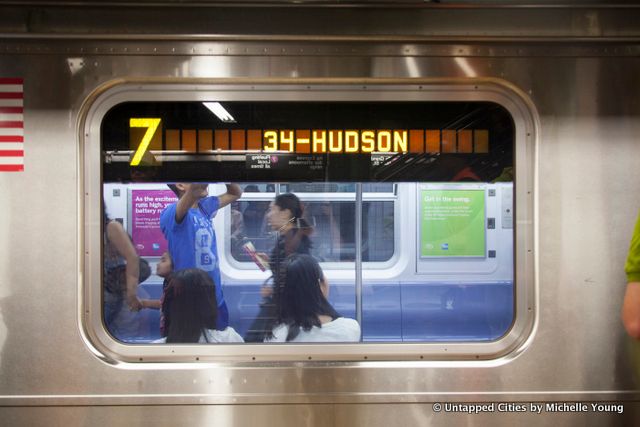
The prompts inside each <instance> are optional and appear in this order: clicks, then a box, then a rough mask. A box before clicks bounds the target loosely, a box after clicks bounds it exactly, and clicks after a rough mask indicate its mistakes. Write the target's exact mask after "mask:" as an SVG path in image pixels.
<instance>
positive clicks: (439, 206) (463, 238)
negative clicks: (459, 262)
mask: <svg viewBox="0 0 640 427" xmlns="http://www.w3.org/2000/svg"><path fill="white" fill-rule="evenodd" d="M420 200H421V202H420V226H421V227H420V256H421V257H432V256H437V257H484V256H485V191H484V190H436V189H421V190H420Z"/></svg>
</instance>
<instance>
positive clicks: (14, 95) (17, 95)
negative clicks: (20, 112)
mask: <svg viewBox="0 0 640 427" xmlns="http://www.w3.org/2000/svg"><path fill="white" fill-rule="evenodd" d="M0 99H22V92H0Z"/></svg>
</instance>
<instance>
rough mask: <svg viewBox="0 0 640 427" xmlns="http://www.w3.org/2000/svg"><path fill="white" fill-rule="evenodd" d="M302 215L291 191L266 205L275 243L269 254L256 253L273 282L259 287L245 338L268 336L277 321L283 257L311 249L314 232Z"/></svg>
mask: <svg viewBox="0 0 640 427" xmlns="http://www.w3.org/2000/svg"><path fill="white" fill-rule="evenodd" d="M303 215H304V207H303V205H302V203H301V202H300V199H299V198H298V196H296V195H295V194H293V193H285V194H280V195H278V196H276V198H275V200H274V201H273V202H271V204H270V205H269V210H268V211H267V214H266V218H267V223H268V224H269V226H270V227H271V229H272V230H273V231H274V233H275V234H276V244H275V246H274V248H273V250H272V251H271V254H270V255H267V254H264V253H259V254H257V256H258V257H260V258H262V260H264V261H265V262H267V263H268V264H269V268H270V270H271V278H272V279H273V284H272V286H264V287H263V288H262V290H261V293H262V296H263V301H262V303H261V304H260V311H259V313H258V316H257V317H256V320H255V321H254V322H253V323H252V324H251V326H250V327H249V330H248V331H247V333H246V335H245V337H244V339H245V341H246V342H262V341H264V339H265V338H268V337H270V336H271V331H272V329H273V326H274V325H275V323H276V321H277V315H276V312H275V300H276V299H277V298H278V289H279V288H280V287H281V286H282V283H283V268H282V265H283V263H284V260H285V259H286V258H287V257H288V256H289V255H292V254H295V253H298V254H308V253H309V251H310V250H311V239H310V238H309V236H310V235H311V234H312V233H313V228H312V227H311V226H310V225H309V223H308V222H307V221H306V220H305V219H304V218H303Z"/></svg>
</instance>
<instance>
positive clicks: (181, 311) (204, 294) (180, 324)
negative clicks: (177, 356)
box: [158, 268, 242, 343]
mask: <svg viewBox="0 0 640 427" xmlns="http://www.w3.org/2000/svg"><path fill="white" fill-rule="evenodd" d="M162 313H163V315H164V328H165V331H166V333H167V336H166V338H163V339H161V340H159V341H158V342H167V343H219V342H242V337H241V336H240V335H238V333H237V332H236V331H235V330H234V329H233V328H231V327H227V328H225V329H224V330H222V331H219V330H217V329H216V319H217V317H218V302H217V300H216V291H215V285H214V284H213V280H212V279H211V277H209V275H208V274H207V273H206V272H205V271H203V270H199V269H197V268H189V269H186V270H180V271H176V272H174V273H173V274H172V275H171V279H170V282H169V286H168V287H167V289H166V293H165V295H164V300H163V301H162Z"/></svg>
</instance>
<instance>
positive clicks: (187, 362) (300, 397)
mask: <svg viewBox="0 0 640 427" xmlns="http://www.w3.org/2000/svg"><path fill="white" fill-rule="evenodd" d="M607 3H608V2H590V3H589V2H582V3H580V4H564V5H557V4H554V3H552V2H548V3H543V4H540V5H521V4H514V3H511V4H485V3H483V2H469V3H466V4H460V3H455V2H444V1H443V2H441V3H423V2H412V1H405V2H397V3H391V2H388V3H385V2H354V3H348V2H345V3H343V2H306V1H300V2H260V1H256V2H252V3H244V2H243V3H234V2H215V3H214V2H204V1H202V2H191V3H188V4H187V3H183V2H178V3H177V4H172V2H157V1H156V2H137V3H131V2H110V3H99V2H80V3H78V2H22V3H20V4H18V3H17V2H0V32H1V35H0V79H2V78H5V79H9V78H12V79H22V80H21V81H22V84H23V93H24V95H23V103H24V107H23V108H24V110H23V123H24V143H23V144H24V171H21V172H0V378H1V380H0V420H2V421H1V422H0V424H2V425H156V426H159V425H249V424H260V425H281V426H288V425H322V426H325V425H338V426H347V425H349V426H360V425H363V426H364V425H367V426H383V425H457V424H463V425H487V424H491V425H514V424H515V425H530V424H533V423H535V424H538V423H540V424H542V423H544V424H549V423H557V424H558V425H598V426H600V425H637V423H638V422H639V421H640V403H639V402H640V393H639V392H638V391H637V385H636V383H635V381H634V378H633V366H632V364H631V362H630V359H629V354H628V351H627V344H628V342H627V339H626V336H625V334H624V331H623V328H622V325H621V322H620V314H619V313H620V308H621V303H622V297H623V292H624V287H625V276H624V272H623V265H624V260H625V257H626V253H627V249H628V244H629V240H630V234H631V231H632V228H633V224H634V221H635V218H636V216H637V215H638V210H639V207H640V190H639V189H640V167H638V162H639V161H640V143H639V142H638V138H639V136H640V102H639V101H638V99H639V94H640V77H639V73H638V70H640V24H639V23H640V7H639V6H637V5H634V4H622V5H612V4H607ZM5 81H9V80H5ZM197 93H209V94H210V93H217V94H223V93H226V94H227V95H224V96H226V98H225V99H227V100H240V101H246V100H260V101H266V100H273V99H275V98H277V99H284V100H288V101H304V100H305V99H308V97H309V96H312V97H313V98H314V99H320V100H323V99H324V100H331V101H359V102H366V101H380V100H383V101H404V100H412V101H420V100H440V101H464V100H481V101H492V102H497V103H498V104H500V105H502V106H503V107H505V108H506V109H507V110H508V111H509V112H510V114H511V115H512V116H513V117H514V122H515V129H516V130H515V146H516V152H515V164H516V165H517V167H518V169H517V172H516V173H517V176H516V183H517V184H516V189H515V190H514V205H515V208H516V216H515V218H514V224H515V243H514V246H515V249H514V259H513V263H514V271H515V295H516V299H515V303H514V304H515V305H514V309H515V312H516V317H515V322H514V324H513V326H512V328H511V330H510V331H509V333H508V334H507V335H505V337H504V338H503V339H499V340H497V341H492V342H489V343H484V344H480V345H479V346H478V345H476V344H474V343H466V344H465V343H463V344H456V343H453V344H449V343H447V342H443V343H395V344H394V343H381V344H376V343H367V344H358V345H355V346H353V347H349V346H336V345H330V346H302V347H300V346H298V347H296V348H295V349H294V350H291V351H290V350H285V351H283V350H282V347H276V348H275V350H274V349H273V347H269V346H264V345H262V346H261V345H245V346H243V347H242V348H241V349H239V350H234V348H235V347H233V346H232V347H228V346H225V347H223V346H207V347H203V346H200V347H197V348H196V347H195V346H168V347H167V350H166V351H164V350H162V352H161V351H160V350H157V346H156V347H151V348H150V347H149V346H146V347H145V346H141V345H135V344H125V343H118V342H116V341H114V340H113V339H111V338H109V336H108V334H107V333H106V332H105V331H104V327H103V326H102V323H101V320H100V319H101V317H100V310H99V307H100V302H99V298H100V295H99V292H98V291H97V289H100V272H101V268H100V267H96V266H97V265H100V264H99V263H100V262H101V255H100V254H101V249H102V241H101V238H100V226H99V223H100V214H99V211H100V206H101V202H102V197H101V190H102V187H101V179H102V177H101V169H100V167H101V162H100V159H101V157H100V148H99V147H100V145H99V144H100V139H99V133H100V123H101V122H100V120H101V118H102V117H103V115H104V113H105V111H106V109H108V108H110V106H112V105H115V103H116V102H115V101H113V100H114V99H115V100H117V102H125V101H127V100H130V101H133V100H151V101H159V100H165V99H167V100H172V101H180V100H185V99H183V98H184V97H185V96H186V97H187V98H188V100H194V99H196V98H197V95H194V94H197ZM185 94H187V95H185ZM220 96H222V97H223V98H224V96H223V95H220ZM194 97H195V98H194ZM1 120H2V119H0V121H1ZM405 215H406V214H405ZM408 217H409V218H411V215H409V216H408ZM227 220H228V217H227ZM414 221H415V218H414ZM398 227H399V225H398ZM403 230H404V229H403ZM413 232H414V233H415V229H414V230H413ZM219 233H221V234H223V233H224V230H221V231H220V232H219ZM96 236H98V237H96ZM405 237H406V238H409V236H403V238H405ZM327 270H328V272H327V274H328V275H331V274H334V276H335V277H337V275H338V273H336V272H333V273H332V272H331V269H330V268H327ZM505 340H507V342H505ZM230 348H231V349H230ZM538 405H540V406H538ZM475 412H478V413H475Z"/></svg>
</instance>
